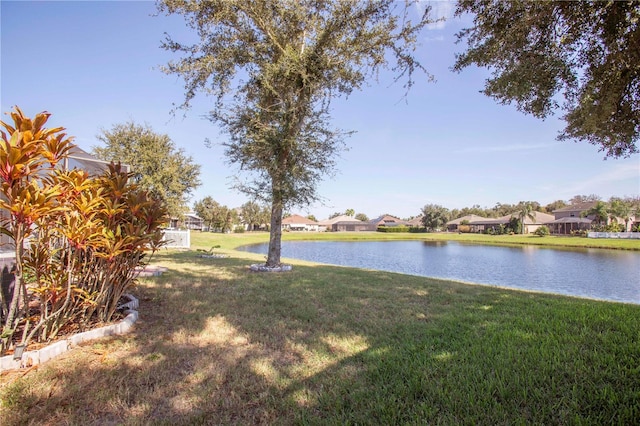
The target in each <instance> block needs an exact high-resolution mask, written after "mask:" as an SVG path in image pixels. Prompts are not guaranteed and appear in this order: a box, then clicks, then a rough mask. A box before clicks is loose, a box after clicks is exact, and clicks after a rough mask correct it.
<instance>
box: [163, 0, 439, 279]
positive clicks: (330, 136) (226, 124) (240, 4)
mask: <svg viewBox="0 0 640 426" xmlns="http://www.w3.org/2000/svg"><path fill="white" fill-rule="evenodd" d="M416 3H417V1H415V0H406V1H405V2H404V3H400V2H396V1H394V0H366V1H365V0H362V1H357V2H356V1H352V0H333V1H316V0H300V1H278V0H263V1H249V2H248V1H245V0H210V1H187V0H162V1H161V2H160V4H159V8H160V11H161V12H166V13H168V14H182V15H184V16H185V18H186V21H187V25H188V26H189V27H191V28H192V29H194V30H195V31H196V32H197V34H198V36H199V38H200V40H199V42H197V43H195V44H193V45H189V44H182V43H180V42H179V41H175V40H173V39H172V38H170V37H169V36H167V39H166V40H165V42H164V43H163V47H164V48H165V49H167V50H169V51H172V52H176V53H179V54H182V55H184V56H183V57H182V58H181V59H179V60H177V61H172V62H169V63H168V65H167V66H166V67H165V68H164V70H165V72H167V73H169V74H177V75H179V76H181V77H182V78H183V79H184V82H185V100H184V103H183V104H182V107H183V108H188V107H189V105H190V102H191V100H192V99H193V98H194V97H195V96H196V94H197V93H199V92H203V93H205V94H207V95H210V96H212V97H213V98H214V100H215V103H214V105H213V109H212V111H210V113H209V115H208V117H209V118H210V119H211V120H212V121H213V122H214V123H216V124H218V125H219V126H220V127H221V129H222V130H223V131H224V132H226V134H227V136H228V139H227V141H226V142H224V143H223V145H224V147H225V148H226V151H225V154H226V157H227V159H228V161H229V162H230V163H231V164H233V165H236V166H238V167H239V168H240V170H241V171H243V172H245V174H244V176H248V180H247V181H243V182H238V184H237V185H236V187H237V188H238V189H240V190H242V191H244V192H246V193H247V194H249V195H250V196H251V197H252V198H255V199H262V200H265V201H268V202H270V203H271V228H270V230H271V236H270V240H269V253H268V257H267V262H266V263H267V266H270V267H274V266H278V265H279V264H280V246H281V244H280V242H281V232H282V229H281V224H282V213H283V211H284V210H285V209H286V208H290V207H292V206H294V205H300V206H303V205H308V204H310V203H311V202H313V201H316V200H317V199H318V198H319V197H318V194H317V191H316V189H317V184H318V182H319V181H320V180H321V179H322V178H323V177H325V176H327V175H331V173H332V172H333V171H334V167H335V160H334V158H335V154H336V153H337V152H339V151H340V150H341V149H343V147H344V138H345V137H346V136H347V135H348V132H345V131H342V130H339V129H335V128H333V127H332V126H331V124H330V118H331V117H330V109H329V106H330V103H331V100H332V99H333V98H335V97H337V96H347V95H349V94H350V93H351V92H352V91H353V90H358V89H361V88H362V87H363V86H365V85H366V84H368V83H369V82H370V81H371V80H372V79H375V78H376V77H377V73H378V72H379V71H380V70H381V69H382V68H387V69H390V70H391V71H392V72H393V73H394V75H395V76H396V77H397V79H401V78H402V79H404V80H405V87H406V88H407V89H408V88H410V87H411V85H412V84H413V82H414V79H413V78H414V73H415V72H416V71H418V70H421V71H424V68H423V66H422V65H421V64H420V63H419V61H418V60H417V59H416V58H415V56H414V49H415V46H416V42H417V35H418V33H419V32H420V31H421V30H422V29H423V28H424V26H425V25H427V24H428V23H430V22H431V21H430V20H429V19H428V13H429V10H430V9H429V7H428V6H427V7H425V8H424V13H423V14H421V15H417V13H416V12H417V10H418V8H417V7H415V5H416Z"/></svg>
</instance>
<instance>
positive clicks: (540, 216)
mask: <svg viewBox="0 0 640 426" xmlns="http://www.w3.org/2000/svg"><path fill="white" fill-rule="evenodd" d="M533 216H534V217H535V220H531V218H530V217H527V216H525V217H524V224H525V225H533V224H542V223H549V222H551V221H553V220H554V219H555V217H554V216H553V215H550V214H547V213H542V212H533ZM514 217H515V218H518V213H511V214H508V215H505V216H502V217H498V218H494V219H486V218H482V219H479V220H474V221H470V222H469V223H470V224H471V225H499V224H507V223H509V221H511V219H512V218H514Z"/></svg>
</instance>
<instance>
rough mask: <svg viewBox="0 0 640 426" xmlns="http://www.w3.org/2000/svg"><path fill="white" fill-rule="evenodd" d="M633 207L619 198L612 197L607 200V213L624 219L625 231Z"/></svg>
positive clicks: (627, 228)
mask: <svg viewBox="0 0 640 426" xmlns="http://www.w3.org/2000/svg"><path fill="white" fill-rule="evenodd" d="M632 211H633V207H632V206H631V204H630V203H628V202H626V201H625V200H622V199H620V198H613V199H611V200H610V202H609V213H611V216H613V217H614V218H621V219H622V220H624V230H625V232H626V231H628V230H629V221H630V220H631V213H632Z"/></svg>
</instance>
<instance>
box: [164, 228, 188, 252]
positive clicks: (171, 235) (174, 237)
mask: <svg viewBox="0 0 640 426" xmlns="http://www.w3.org/2000/svg"><path fill="white" fill-rule="evenodd" d="M162 233H163V234H164V237H163V238H162V240H163V241H166V242H167V244H166V245H165V247H167V248H189V247H190V246H191V234H190V231H189V230H188V229H187V230H184V231H178V230H175V229H171V230H169V229H165V230H164V231H162Z"/></svg>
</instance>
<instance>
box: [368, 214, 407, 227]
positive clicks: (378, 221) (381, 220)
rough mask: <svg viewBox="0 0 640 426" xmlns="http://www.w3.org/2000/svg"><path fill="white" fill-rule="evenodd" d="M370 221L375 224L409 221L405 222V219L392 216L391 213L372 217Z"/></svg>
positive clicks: (402, 223)
mask: <svg viewBox="0 0 640 426" xmlns="http://www.w3.org/2000/svg"><path fill="white" fill-rule="evenodd" d="M369 223H372V224H375V225H406V224H407V222H405V221H404V220H402V219H398V218H397V217H395V216H391V215H390V214H385V215H382V216H380V217H377V218H375V219H371V220H370V221H369Z"/></svg>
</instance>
